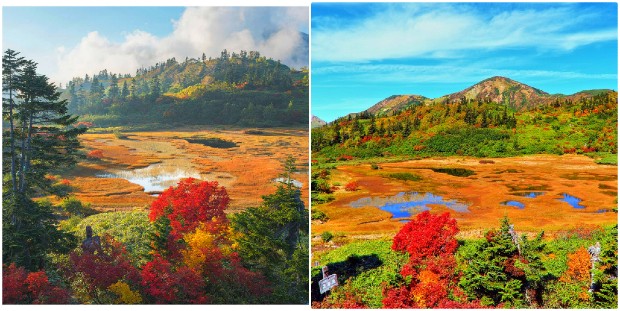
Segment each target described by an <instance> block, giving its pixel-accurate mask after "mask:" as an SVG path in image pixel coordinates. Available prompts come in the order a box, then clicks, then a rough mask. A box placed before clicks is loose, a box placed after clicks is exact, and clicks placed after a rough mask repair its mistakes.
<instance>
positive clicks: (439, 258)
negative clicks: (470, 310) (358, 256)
mask: <svg viewBox="0 0 620 311" xmlns="http://www.w3.org/2000/svg"><path fill="white" fill-rule="evenodd" d="M458 231H459V230H458V228H457V226H456V220H454V219H453V218H451V217H450V214H449V213H447V212H446V213H443V214H441V215H433V214H431V213H429V212H428V211H425V212H422V213H420V214H418V215H417V216H416V218H415V219H414V220H413V221H411V222H409V223H408V224H406V225H405V226H404V227H403V228H402V229H401V230H400V231H399V232H398V233H397V234H396V236H394V240H393V244H392V249H394V250H395V251H401V252H406V253H408V254H409V261H408V262H407V264H405V265H404V267H403V268H402V269H401V272H400V273H401V275H402V276H403V277H408V276H410V277H411V282H410V283H409V284H406V285H404V286H401V287H399V288H392V289H388V290H386V292H385V293H384V299H383V305H384V307H386V308H440V307H442V306H451V307H457V305H458V304H459V302H455V301H453V300H450V299H449V297H450V296H452V297H455V298H456V296H458V295H457V294H458V293H459V292H460V291H459V289H458V287H457V283H458V277H457V276H455V275H454V270H455V268H456V261H455V259H454V254H455V252H456V249H457V247H458V243H457V241H456V239H455V238H454V237H455V235H456V234H457V233H458ZM451 293H452V295H450V294H451Z"/></svg>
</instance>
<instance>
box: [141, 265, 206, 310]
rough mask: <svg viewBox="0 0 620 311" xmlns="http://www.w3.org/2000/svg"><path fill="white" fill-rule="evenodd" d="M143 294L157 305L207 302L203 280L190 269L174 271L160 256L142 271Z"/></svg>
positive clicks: (182, 267)
mask: <svg viewBox="0 0 620 311" xmlns="http://www.w3.org/2000/svg"><path fill="white" fill-rule="evenodd" d="M142 286H143V287H144V292H145V293H146V294H147V295H148V296H149V297H150V299H151V300H152V301H153V302H154V303H157V304H170V303H196V304H201V303H202V304H204V303H207V302H208V301H209V300H208V298H207V296H206V294H205V290H204V287H205V282H204V280H203V279H202V278H201V277H200V275H198V274H197V273H196V272H194V271H193V270H192V269H190V268H188V267H185V266H181V267H179V268H177V269H176V270H175V269H173V267H172V264H171V263H170V262H168V261H167V260H165V259H163V258H161V257H160V256H155V258H154V259H153V260H152V261H149V262H148V263H146V265H144V268H143V269H142Z"/></svg>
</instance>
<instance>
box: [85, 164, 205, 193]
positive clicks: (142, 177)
mask: <svg viewBox="0 0 620 311" xmlns="http://www.w3.org/2000/svg"><path fill="white" fill-rule="evenodd" d="M96 176H97V177H102V178H123V179H126V180H128V181H129V182H131V183H134V184H138V185H140V186H142V187H144V192H161V191H164V190H166V189H168V188H169V187H170V186H176V185H177V184H178V183H179V181H180V180H181V179H183V178H189V177H192V178H196V179H200V178H201V176H200V173H198V171H196V170H194V169H187V168H180V167H178V166H174V165H162V164H152V165H149V166H147V167H144V168H139V169H135V170H127V171H118V172H115V173H113V174H112V173H107V174H97V175H96Z"/></svg>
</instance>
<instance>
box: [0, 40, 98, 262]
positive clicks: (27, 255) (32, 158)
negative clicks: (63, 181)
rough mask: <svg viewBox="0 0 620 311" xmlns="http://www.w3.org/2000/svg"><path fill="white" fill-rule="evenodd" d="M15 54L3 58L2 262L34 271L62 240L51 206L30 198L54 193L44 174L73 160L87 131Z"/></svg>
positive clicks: (52, 87) (43, 79) (45, 80)
mask: <svg viewBox="0 0 620 311" xmlns="http://www.w3.org/2000/svg"><path fill="white" fill-rule="evenodd" d="M16 55H17V53H15V52H14V51H12V50H7V51H6V52H5V55H4V57H3V67H4V70H3V77H4V78H5V79H7V78H8V80H7V81H6V82H5V84H7V86H9V88H8V90H9V96H8V98H6V102H7V103H8V104H9V105H8V110H9V111H8V113H5V114H4V115H3V117H4V118H5V119H8V121H9V124H10V129H9V132H10V133H9V135H3V138H4V139H3V146H7V145H8V146H10V148H9V150H10V151H9V152H5V153H3V163H4V166H3V180H4V181H5V182H7V183H8V185H10V186H9V187H3V204H2V207H3V213H2V216H3V217H2V222H3V247H4V251H3V259H4V261H5V262H17V263H21V264H22V265H24V266H25V267H26V268H28V269H37V268H40V267H41V266H42V265H43V255H44V254H45V253H46V252H47V251H48V250H50V249H52V248H58V247H60V246H59V245H60V244H63V243H64V242H63V241H65V240H66V237H64V236H63V235H62V234H61V233H60V232H59V231H58V229H57V228H56V227H55V225H54V221H55V220H54V217H53V215H52V214H51V211H50V209H49V206H47V205H45V204H43V203H36V202H33V201H32V200H31V198H32V196H33V195H34V194H41V193H49V192H51V191H52V188H51V181H50V180H48V179H46V178H45V175H46V174H48V173H50V172H53V171H54V169H56V168H59V167H70V166H72V165H74V164H75V163H76V162H77V159H76V158H77V151H78V149H79V147H80V145H79V142H78V140H77V136H78V135H79V134H82V133H84V131H86V128H80V129H78V128H73V127H71V125H72V124H74V123H75V122H76V121H77V117H73V116H71V115H69V114H68V113H67V101H66V100H60V93H59V92H58V91H57V88H56V86H55V85H54V84H52V83H50V82H49V81H48V78H47V77H46V76H44V75H39V74H37V72H36V69H37V64H36V63H34V62H32V61H25V60H23V59H21V60H20V59H19V58H17V57H16ZM3 99H4V98H3ZM5 109H6V108H5ZM5 150H6V148H5ZM8 156H10V157H11V160H10V161H9V160H8V159H7V157H8ZM9 164H10V168H8V167H7V166H8V165H9ZM8 172H10V173H8ZM59 250H60V249H59Z"/></svg>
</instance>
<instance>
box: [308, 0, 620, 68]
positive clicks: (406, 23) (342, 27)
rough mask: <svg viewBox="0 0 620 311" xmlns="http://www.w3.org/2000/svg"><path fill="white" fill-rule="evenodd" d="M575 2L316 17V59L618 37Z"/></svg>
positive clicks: (565, 46) (443, 53)
mask: <svg viewBox="0 0 620 311" xmlns="http://www.w3.org/2000/svg"><path fill="white" fill-rule="evenodd" d="M598 18H601V17H600V16H597V15H596V14H595V13H592V12H578V11H575V8H574V7H573V6H560V7H554V8H543V9H539V10H532V9H514V10H510V11H503V12H501V13H497V14H495V15H492V13H487V12H481V11H476V10H475V9H473V8H470V7H467V6H463V5H449V4H437V5H434V6H428V5H420V6H417V5H415V6H402V5H398V6H386V7H385V8H384V10H377V11H376V13H375V14H374V15H372V16H369V17H366V18H364V19H361V20H349V21H348V22H349V23H348V24H344V23H342V22H339V23H335V24H333V26H332V25H331V24H330V21H333V18H330V17H327V18H324V19H321V18H318V19H317V20H313V22H314V24H315V26H316V27H313V30H312V31H313V33H312V37H313V38H312V54H313V55H312V58H313V60H314V61H329V62H338V61H342V62H366V61H372V60H382V59H393V58H402V57H422V56H423V57H431V58H443V57H451V56H453V55H459V53H455V52H464V51H475V50H479V49H483V50H493V49H500V48H521V47H528V48H531V47H533V48H538V49H542V50H548V49H554V50H572V49H575V48H577V47H579V46H583V45H587V44H591V43H594V42H601V41H610V40H617V37H618V34H617V29H616V28H613V29H597V30H591V31H590V30H584V29H583V27H581V26H582V24H583V23H584V22H592V21H597V19H598Z"/></svg>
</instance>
